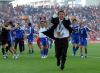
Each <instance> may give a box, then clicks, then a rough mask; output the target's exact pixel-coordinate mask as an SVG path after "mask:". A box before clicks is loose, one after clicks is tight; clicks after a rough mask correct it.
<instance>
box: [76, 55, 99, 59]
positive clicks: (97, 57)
mask: <svg viewBox="0 0 100 73" xmlns="http://www.w3.org/2000/svg"><path fill="white" fill-rule="evenodd" d="M76 56H77V57H79V55H76ZM87 58H96V59H100V57H99V56H87Z"/></svg>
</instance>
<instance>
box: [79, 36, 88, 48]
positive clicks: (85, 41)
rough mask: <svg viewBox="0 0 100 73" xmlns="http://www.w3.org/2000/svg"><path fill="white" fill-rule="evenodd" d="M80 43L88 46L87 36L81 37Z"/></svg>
mask: <svg viewBox="0 0 100 73" xmlns="http://www.w3.org/2000/svg"><path fill="white" fill-rule="evenodd" d="M80 45H81V46H85V47H87V38H80Z"/></svg>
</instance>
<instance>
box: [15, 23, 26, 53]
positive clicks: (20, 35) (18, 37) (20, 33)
mask: <svg viewBox="0 0 100 73" xmlns="http://www.w3.org/2000/svg"><path fill="white" fill-rule="evenodd" d="M14 32H15V49H16V50H17V45H18V44H19V51H20V53H22V52H23V51H24V49H25V48H24V30H22V29H21V27H20V24H19V23H17V24H16V29H15V30H14Z"/></svg>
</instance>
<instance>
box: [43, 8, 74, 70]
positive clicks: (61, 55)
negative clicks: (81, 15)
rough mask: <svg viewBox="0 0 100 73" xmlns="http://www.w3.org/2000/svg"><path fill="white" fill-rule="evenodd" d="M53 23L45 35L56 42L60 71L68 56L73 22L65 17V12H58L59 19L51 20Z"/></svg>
mask: <svg viewBox="0 0 100 73" xmlns="http://www.w3.org/2000/svg"><path fill="white" fill-rule="evenodd" d="M51 23H52V24H53V26H52V27H51V28H50V29H48V30H47V31H45V32H43V33H44V34H45V35H47V36H48V37H50V38H52V39H54V40H55V54H56V59H57V66H60V69H61V70H63V69H64V65H65V61H66V56H67V49H68V43H69V42H68V38H69V36H70V34H71V33H72V31H73V29H72V28H71V27H70V25H71V22H70V20H69V19H68V18H67V17H66V16H65V12H64V11H63V10H61V11H59V12H58V17H55V18H52V19H51Z"/></svg>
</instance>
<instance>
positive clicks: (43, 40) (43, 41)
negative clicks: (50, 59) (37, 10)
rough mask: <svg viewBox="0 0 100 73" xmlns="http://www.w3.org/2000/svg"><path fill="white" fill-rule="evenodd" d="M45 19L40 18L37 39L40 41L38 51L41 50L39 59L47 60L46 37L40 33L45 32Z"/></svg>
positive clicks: (46, 25)
mask: <svg viewBox="0 0 100 73" xmlns="http://www.w3.org/2000/svg"><path fill="white" fill-rule="evenodd" d="M45 19H46V18H45V17H41V18H40V23H39V24H38V28H39V38H40V39H38V41H39V40H40V44H39V46H40V50H41V58H47V56H48V39H47V36H45V35H44V34H43V33H42V32H44V31H46V30H47V27H48V24H47V22H46V20H45Z"/></svg>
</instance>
